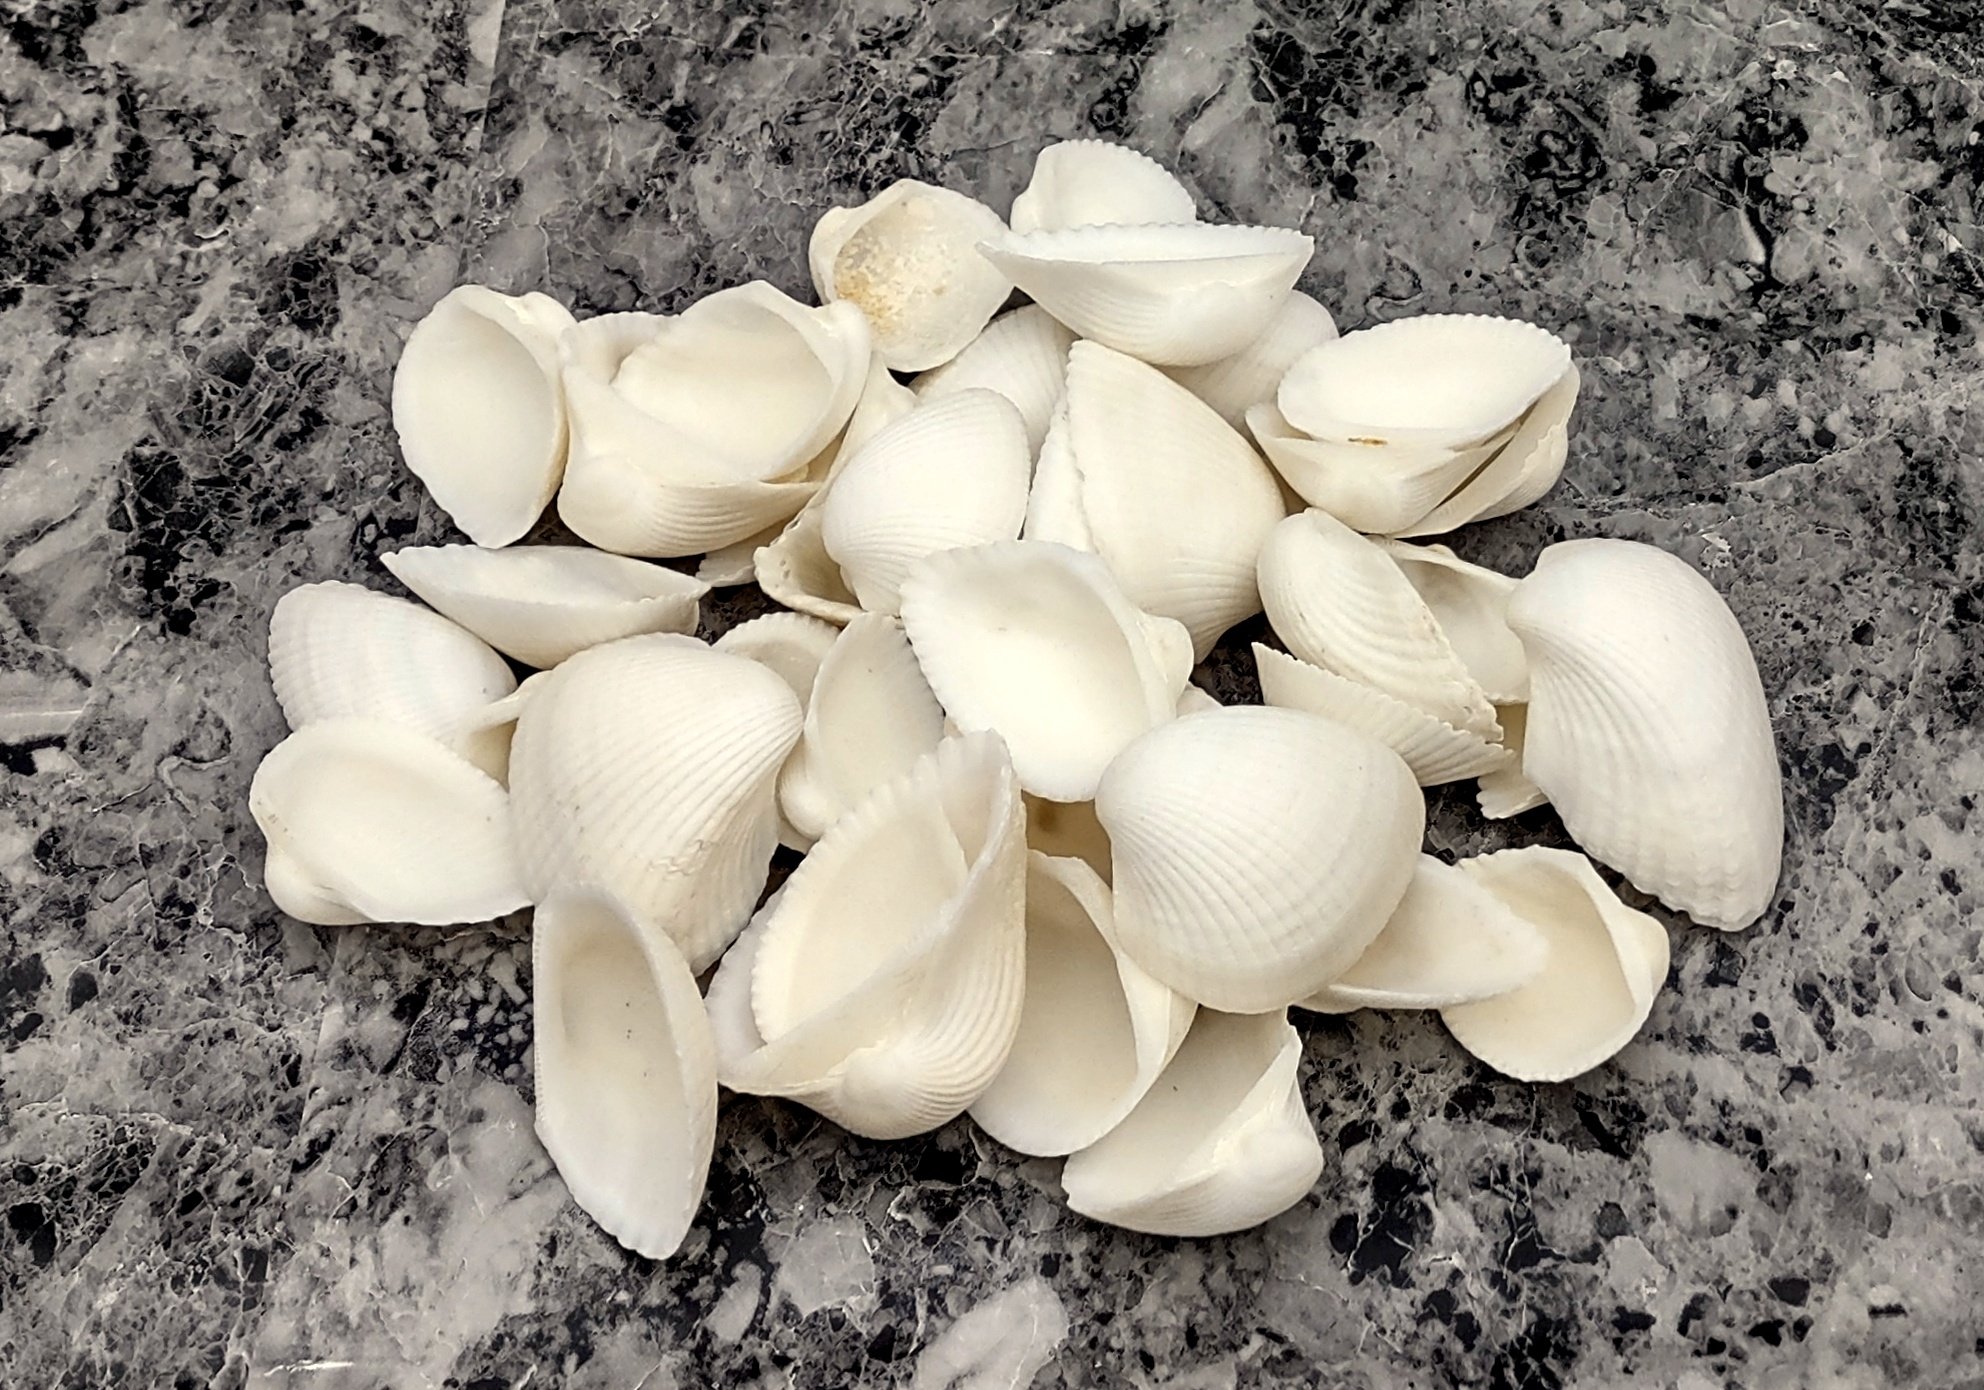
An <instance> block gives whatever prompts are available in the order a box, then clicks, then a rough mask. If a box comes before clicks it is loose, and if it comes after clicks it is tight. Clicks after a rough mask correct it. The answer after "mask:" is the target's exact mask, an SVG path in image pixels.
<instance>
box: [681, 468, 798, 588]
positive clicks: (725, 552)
mask: <svg viewBox="0 0 1984 1390" xmlns="http://www.w3.org/2000/svg"><path fill="white" fill-rule="evenodd" d="M825 485H826V484H825V481H824V480H822V483H821V486H822V487H824V486H825ZM819 495H820V494H819V492H818V491H817V490H816V491H815V492H814V493H813V497H818V496H819ZM806 500H807V501H808V502H810V501H812V500H813V499H812V498H811V497H809V498H807V499H806ZM791 524H792V523H791V519H790V518H787V519H786V520H783V521H774V522H773V523H772V524H771V525H769V526H767V527H765V528H764V530H762V531H753V532H752V533H751V534H750V535H748V536H746V537H745V538H744V539H743V540H741V541H732V542H731V543H730V544H729V545H720V546H718V547H717V548H716V549H714V550H710V551H705V552H704V554H703V558H702V559H701V560H700V561H698V562H697V565H696V579H697V580H698V581H699V582H700V583H703V584H706V585H708V586H709V587H710V588H712V589H734V588H737V587H739V586H740V585H744V584H750V583H752V582H754V581H755V580H756V579H757V577H758V552H759V551H760V550H763V549H764V548H765V547H766V546H768V545H770V544H771V543H772V542H773V541H775V540H777V539H778V538H779V537H780V536H781V535H782V534H784V532H785V528H786V527H787V526H789V525H791Z"/></svg>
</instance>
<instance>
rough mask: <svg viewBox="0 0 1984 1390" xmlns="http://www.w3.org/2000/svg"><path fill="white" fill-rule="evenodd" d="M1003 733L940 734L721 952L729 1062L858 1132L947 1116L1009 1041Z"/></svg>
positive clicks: (715, 1014) (1013, 950)
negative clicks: (935, 744) (933, 747)
mask: <svg viewBox="0 0 1984 1390" xmlns="http://www.w3.org/2000/svg"><path fill="white" fill-rule="evenodd" d="M1022 825H1023V812H1022V809H1021V805H1020V793H1019V786H1018V784H1017V783H1016V782H1015V781H1014V779H1013V774H1012V766H1011V764H1010V763H1009V762H1008V761H1007V759H1006V756H1005V750H1004V748H1003V747H1002V746H1001V745H1000V743H999V740H998V739H997V738H996V737H995V736H992V735H989V734H980V735H968V736H966V737H964V738H961V739H951V740H946V741H945V743H944V744H943V745H942V746H941V747H940V748H939V749H938V750H937V751H936V752H934V753H932V754H930V755H929V756H927V757H925V758H924V759H922V760H920V761H919V762H918V763H917V765H916V766H915V767H914V768H912V769H911V770H910V771H909V772H908V773H906V774H904V775H903V776H901V777H898V778H896V779H895V780H894V781H891V782H888V783H885V784H884V785H882V786H881V787H879V788H877V789H876V791H875V793H874V794H873V795H872V796H871V797H870V798H869V799H868V800H867V801H865V802H863V803H862V804H861V805H860V806H857V807H856V808H855V809H854V810H852V811H850V812H849V813H848V814H847V815H845V816H842V817H841V818H840V819H839V820H838V821H836V822H835V823H834V825H833V827H832V828H831V829H830V830H828V832H827V834H826V835H825V836H824V837H823V838H822V839H821V840H820V843H819V844H818V845H817V846H816V847H815V848H814V850H813V852H812V853H811V854H809V855H808V856H807V857H806V859H805V862H803V863H802V864H801V865H800V866H799V867H798V868H797V869H795V870H794V871H793V874H792V877H791V878H790V879H788V880H787V881H786V884H785V887H784V888H783V889H782V890H781V891H780V893H779V894H778V896H777V897H776V898H775V899H774V900H773V901H772V902H771V903H768V904H767V905H766V907H765V909H764V910H763V911H761V912H760V913H759V914H758V916H757V917H756V918H754V919H753V921H752V923H751V926H750V927H749V929H747V930H746V931H745V933H744V935H743V936H742V937H740V938H739V939H738V942H737V945H736V946H735V947H734V948H732V950H731V951H730V953H729V954H728V955H726V956H725V957H724V959H723V964H722V965H721V966H720V967H719V968H718V970H717V973H716V978H715V979H714V980H712V981H711V982H710V990H709V997H708V1000H707V1003H708V1006H709V1010H710V1021H711V1024H712V1027H713V1029H714V1032H715V1036H716V1043H717V1057H718V1076H719V1078H720V1079H721V1080H722V1082H723V1084H724V1085H726V1086H729V1087H730V1088H731V1089H732V1090H735V1091H743V1092H746V1093H748V1094H752V1095H773V1096H785V1097H789V1098H791V1099H793V1100H797V1101H799V1102H801V1103H802V1104H804V1105H808V1106H811V1107H812V1108H813V1109H815V1110H817V1111H819V1112H820V1113H821V1114H823V1115H825V1116H827V1118H829V1119H831V1120H833V1121H834V1122H835V1123H837V1124H839V1125H841V1126H843V1127H844V1128H847V1129H850V1130H852V1131H854V1132H855V1133H856V1134H862V1135H866V1136H868V1137H870V1138H874V1139H899V1138H902V1137H904V1136H907V1135H911V1134H921V1133H924V1132H926V1131H929V1130H932V1129H935V1128H937V1127H938V1126H939V1125H942V1124H944V1123H946V1122H947V1121H949V1120H951V1119H953V1118H954V1117H956V1116H957V1115H959V1114H960V1113H962V1112H963V1111H964V1109H965V1108H966V1107H967V1106H969V1105H971V1104H972V1103H973V1102H974V1101H976V1100H977V1099H978V1098H979V1096H981V1095H983V1094H984V1093H985V1090H986V1088H987V1087H989V1086H990V1085H991V1084H992V1081H993V1079H994V1078H995V1077H996V1076H997V1075H998V1073H999V1070H1000V1068H1001V1067H1003V1066H1004V1065H1005V1061H1006V1057H1007V1055H1008V1053H1010V1052H1011V1050H1012V1045H1013V1039H1014V1037H1015V1036H1016V1034H1017V1032H1018V1029H1019V1023H1020V1014H1021V1007H1022V995H1023V992H1024V988H1025V977H1026V915H1025V884H1026V857H1025V854H1026V842H1025V840H1024V838H1023V836H1022Z"/></svg>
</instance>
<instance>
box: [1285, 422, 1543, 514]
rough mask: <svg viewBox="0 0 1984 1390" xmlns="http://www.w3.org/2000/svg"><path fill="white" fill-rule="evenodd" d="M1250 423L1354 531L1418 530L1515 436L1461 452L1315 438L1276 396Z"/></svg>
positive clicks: (1295, 477)
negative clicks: (1298, 425)
mask: <svg viewBox="0 0 1984 1390" xmlns="http://www.w3.org/2000/svg"><path fill="white" fill-rule="evenodd" d="M1247 428H1248V430H1249V431H1250V432H1251V433H1252V434H1253V436H1254V439H1255V442H1257V443H1258V444H1259V445H1260V446H1261V451H1262V452H1263V453H1265V454H1266V455H1267V456H1268V462H1270V463H1272V464H1273V465H1274V467H1275V471H1276V472H1277V473H1279V474H1280V475H1281V477H1282V479H1283V480H1284V481H1285V482H1287V484H1288V485H1289V487H1290V488H1292V489H1293V490H1294V491H1295V493H1296V494H1297V495H1298V496H1300V497H1301V498H1302V500H1303V501H1305V502H1307V503H1308V504H1309V505H1310V506H1312V507H1320V508H1322V509H1323V510H1324V511H1326V512H1328V513H1330V515H1332V516H1334V517H1336V518H1337V519H1338V520H1340V521H1342V522H1343V523H1344V524H1345V525H1347V526H1349V527H1350V528H1351V529H1353V530H1356V531H1364V532H1373V533H1379V534H1385V533H1390V532H1405V531H1411V532H1412V533H1414V534H1417V533H1418V529H1419V528H1418V525H1417V523H1419V522H1420V521H1421V520H1422V519H1423V518H1425V517H1426V516H1427V514H1428V513H1430V512H1432V511H1434V510H1435V509H1436V508H1437V507H1439V505H1440V504H1441V502H1442V501H1443V500H1444V499H1445V498H1447V497H1449V496H1450V495H1452V494H1453V492H1454V491H1455V490H1456V489H1457V488H1459V487H1460V486H1461V485H1462V484H1463V483H1465V482H1466V481H1467V480H1468V479H1469V478H1470V477H1472V476H1473V475H1474V474H1475V473H1476V472H1477V471H1479V470H1480V469H1481V468H1482V466H1483V464H1485V463H1486V462H1487V461H1488V460H1489V459H1491V458H1493V457H1494V456H1495V454H1496V451H1497V450H1499V449H1500V448H1501V447H1502V446H1503V445H1504V444H1506V443H1507V442H1508V440H1509V438H1510V437H1511V436H1510V435H1509V434H1506V433H1505V434H1500V435H1496V436H1494V437H1493V438H1491V439H1489V440H1488V441H1486V442H1485V443H1482V444H1478V445H1475V446H1473V447H1471V448H1467V449H1462V450H1459V451H1451V450H1430V451H1417V452H1414V451H1409V450H1407V449H1405V448H1403V447H1402V446H1398V445H1387V444H1384V443H1382V442H1378V443H1373V442H1367V441H1363V440H1357V441H1348V442H1346V441H1344V440H1337V439H1311V438H1310V437H1309V436H1308V435H1306V434H1304V433H1302V432H1301V431H1300V430H1298V429H1296V428H1295V427H1294V426H1293V425H1291V424H1289V423H1288V418H1287V417H1286V416H1285V415H1283V414H1282V413H1281V410H1280V409H1279V407H1277V406H1276V405H1275V403H1274V402H1273V401H1262V402H1260V403H1259V404H1257V405H1254V406H1252V407H1250V408H1249V409H1248V411H1247ZM1456 524H1458V523H1456ZM1442 529H1447V528H1442Z"/></svg>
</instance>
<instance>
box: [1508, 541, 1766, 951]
mask: <svg viewBox="0 0 1984 1390" xmlns="http://www.w3.org/2000/svg"><path fill="white" fill-rule="evenodd" d="M1508 619H1509V626H1510V627H1511V628H1513V629H1514V631H1515V634H1516V636H1517V637H1519V638H1521V639H1522V645H1523V649H1524V650H1525V651H1526V652H1527V653H1528V654H1529V670H1530V698H1529V711H1528V724H1527V728H1526V730H1525V734H1524V744H1523V771H1524V772H1525V773H1526V774H1527V775H1528V776H1529V777H1530V779H1531V780H1533V781H1534V782H1535V783H1536V785H1537V786H1538V787H1540V788H1542V789H1543V791H1544V793H1545V794H1546V795H1547V796H1548V797H1549V798H1550V800H1551V802H1552V804H1554V805H1555V806H1556V808H1557V813H1558V814H1559V815H1560V816H1562V817H1563V820H1564V827H1565V829H1567V830H1569V831H1570V833H1571V838H1573V839H1574V840H1576V841H1577V842H1578V844H1579V845H1580V846H1582V847H1583V848H1584V849H1585V850H1586V851H1587V852H1589V853H1590V854H1591V855H1592V856H1593V857H1594V858H1596V859H1597V860H1599V861H1600V862H1601V863H1605V864H1610V865H1611V866H1612V867H1613V868H1615V869H1617V870H1619V872H1621V873H1623V874H1624V875H1625V876H1626V877H1627V878H1629V879H1631V880H1632V881H1633V882H1634V883H1635V884H1637V885H1638V886H1639V887H1640V888H1642V889H1644V890H1645V891H1647V892H1649V893H1652V894H1653V895H1654V896H1655V897H1657V898H1659V899H1660V900H1661V901H1662V902H1664V903H1666V904H1667V905H1668V906H1669V907H1673V908H1678V909H1680V910H1681V911H1683V912H1686V913H1687V914H1688V915H1689V916H1690V917H1693V918H1694V919H1695V920H1696V921H1697V922H1701V923H1703V924H1705V925H1708V926H1715V927H1721V928H1723V929H1724V930H1735V929H1738V928H1741V927H1745V926H1748V925H1749V924H1750V923H1751V922H1753V921H1755V920H1756V919H1757V918H1758V917H1759V916H1760V915H1762V913H1763V911H1764V909H1765V908H1766V907H1768V906H1769V905H1770V899H1771V894H1772V892H1773V891H1774V890H1775V888H1776V884H1777V875H1778V867H1779V861H1780V856H1781V855H1782V852H1783V843H1784V802H1783V793H1782V789H1781V785H1780V782H1779V778H1778V768H1777V751H1776V748H1775V746H1774V744H1773V742H1772V738H1771V727H1770V709H1769V706H1768V705H1767V704H1766V702H1765V700H1764V690H1763V682H1762V681H1761V679H1760V678H1759V677H1758V675H1757V664H1756V660H1755V659H1754V658H1753V657H1752V656H1751V654H1750V647H1749V643H1748V642H1747V641H1745V640H1744V637H1743V629H1742V628H1741V627H1740V626H1739V625H1738V624H1737V622H1736V618H1735V616H1734V615H1733V614H1731V613H1730V611H1729V606H1728V605H1727V604H1726V603H1724V602H1723V600H1722V596H1721V595H1720V594H1718V593H1717V592H1716V591H1715V589H1714V587H1713V586H1712V585H1711V584H1710V583H1709V582H1708V581H1707V580H1706V579H1703V578H1702V577H1701V575H1699V574H1697V573H1696V572H1695V571H1694V570H1693V569H1692V568H1690V567H1689V566H1688V564H1687V563H1686V562H1685V561H1683V560H1680V559H1677V558H1676V557H1674V556H1672V555H1669V554H1668V553H1667V552H1665V551H1663V550H1658V549H1656V548H1654V547H1653V546H1650V545H1641V544H1639V543H1638V542H1635V541H1615V540H1581V541H1565V542H1562V543H1561V544H1558V545H1553V546H1550V547H1548V548H1547V549H1545V550H1544V552H1543V554H1542V555H1541V556H1540V557H1538V559H1537V562H1536V568H1535V570H1534V571H1532V572H1531V574H1530V575H1529V577H1528V578H1526V579H1524V580H1523V581H1522V582H1521V583H1519V584H1518V585H1517V586H1516V589H1515V592H1514V594H1513V595H1512V596H1511V597H1510V599H1509V605H1508Z"/></svg>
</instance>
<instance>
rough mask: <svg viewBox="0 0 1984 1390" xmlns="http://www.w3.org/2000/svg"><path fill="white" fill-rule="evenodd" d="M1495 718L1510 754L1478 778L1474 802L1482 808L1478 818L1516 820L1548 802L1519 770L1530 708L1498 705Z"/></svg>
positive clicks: (1541, 789)
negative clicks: (1510, 818) (1504, 760)
mask: <svg viewBox="0 0 1984 1390" xmlns="http://www.w3.org/2000/svg"><path fill="white" fill-rule="evenodd" d="M1495 718H1496V719H1497V720H1498V721H1499V722H1500V723H1501V726H1502V746H1503V747H1504V748H1506V749H1508V750H1509V760H1508V761H1507V762H1506V763H1504V764H1503V765H1502V766H1500V767H1498V768H1493V769H1491V770H1490V771H1487V772H1484V773H1482V774H1481V781H1480V786H1479V787H1477V788H1476V790H1475V793H1474V799H1475V802H1476V803H1477V804H1478V805H1479V806H1480V807H1481V814H1482V815H1484V816H1486V817H1488V819H1489V820H1507V819H1508V818H1509V817H1510V816H1519V815H1521V814H1522V813H1523V812H1524V811H1533V810H1535V809H1536V808H1537V807H1538V806H1547V805H1549V804H1550V798H1549V797H1547V796H1545V795H1544V794H1543V788H1541V787H1539V786H1537V785H1536V783H1534V782H1532V781H1530V780H1529V778H1528V777H1526V776H1525V775H1524V774H1523V770H1522V745H1523V736H1524V734H1525V732H1526V731H1527V729H1528V725H1529V706H1528V705H1497V706H1495Z"/></svg>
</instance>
